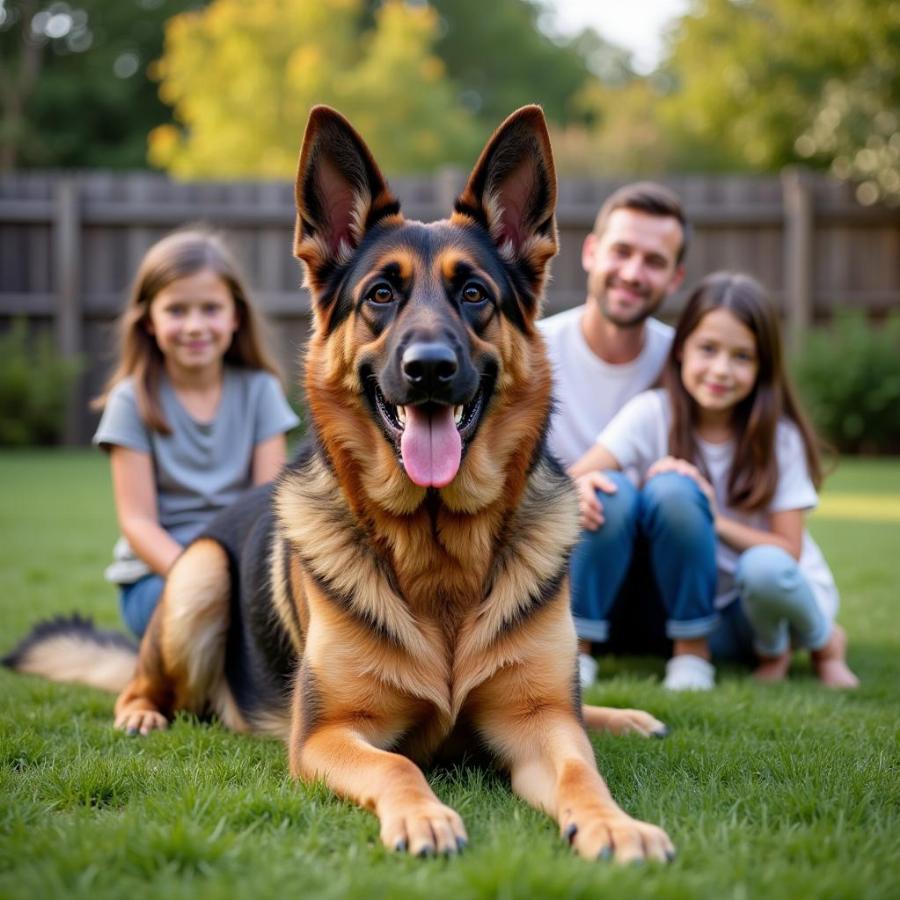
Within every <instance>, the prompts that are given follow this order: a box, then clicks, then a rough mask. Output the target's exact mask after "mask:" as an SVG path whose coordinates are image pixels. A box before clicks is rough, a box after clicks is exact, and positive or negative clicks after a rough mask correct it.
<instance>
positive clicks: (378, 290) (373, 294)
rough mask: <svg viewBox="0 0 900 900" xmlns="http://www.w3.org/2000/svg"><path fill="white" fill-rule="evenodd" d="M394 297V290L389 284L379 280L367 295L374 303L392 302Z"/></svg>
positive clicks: (367, 298)
mask: <svg viewBox="0 0 900 900" xmlns="http://www.w3.org/2000/svg"><path fill="white" fill-rule="evenodd" d="M393 299H394V291H393V289H392V288H391V286H390V285H389V284H385V283H384V282H383V281H382V282H379V283H378V284H376V285H375V287H373V288H372V290H370V291H369V293H368V294H367V295H366V300H371V301H372V302H373V303H390V302H391V301H392V300H393Z"/></svg>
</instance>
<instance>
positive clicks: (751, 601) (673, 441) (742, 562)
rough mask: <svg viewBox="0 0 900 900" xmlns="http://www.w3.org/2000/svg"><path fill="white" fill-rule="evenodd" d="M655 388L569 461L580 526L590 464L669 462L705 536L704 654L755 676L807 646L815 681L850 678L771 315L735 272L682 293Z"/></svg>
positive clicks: (663, 465) (592, 504)
mask: <svg viewBox="0 0 900 900" xmlns="http://www.w3.org/2000/svg"><path fill="white" fill-rule="evenodd" d="M663 383H664V389H663V390H656V391H647V392H645V393H643V394H640V395H638V396H637V397H635V398H634V399H633V400H632V401H631V402H630V403H628V404H626V406H624V407H623V408H622V410H621V412H620V413H619V414H618V415H617V416H616V417H615V419H613V421H612V422H611V423H610V424H609V425H608V426H607V428H606V429H604V431H603V432H602V433H601V435H600V436H599V438H598V442H597V444H595V445H594V447H593V448H592V449H591V450H589V451H588V452H587V453H586V454H585V456H583V457H582V458H581V459H580V460H579V461H578V462H577V463H576V464H575V465H574V466H573V467H572V468H571V469H570V473H571V474H572V475H574V476H576V477H577V480H578V486H579V497H580V504H581V513H582V524H583V525H584V526H585V527H587V528H591V527H593V528H596V527H598V524H599V522H602V513H601V511H600V509H601V507H600V504H599V503H598V500H597V496H596V490H597V489H600V490H603V489H604V484H605V483H607V482H606V480H605V479H604V478H603V476H602V470H603V469H635V470H636V471H637V472H638V473H639V474H640V477H641V478H642V480H644V481H646V480H647V479H650V478H653V477H654V476H655V475H658V474H660V473H663V472H678V473H681V474H682V475H685V476H687V477H689V478H691V479H693V480H694V481H696V483H697V484H698V486H699V487H700V489H701V490H702V491H703V493H704V494H705V495H706V497H707V499H708V501H709V504H710V507H711V510H712V513H713V523H714V529H715V534H716V538H717V553H716V562H717V569H718V585H717V588H716V597H715V605H716V607H717V608H718V609H719V610H720V613H721V622H720V625H719V627H718V629H717V630H716V631H715V632H714V633H713V634H712V635H711V637H710V639H709V644H710V647H711V650H712V654H713V656H721V657H727V658H742V657H744V656H746V655H748V653H749V652H750V651H754V652H755V654H756V657H757V658H758V665H757V668H756V670H755V673H754V674H755V675H756V676H757V677H758V678H759V679H760V680H765V681H777V680H781V679H783V678H784V677H785V676H786V675H787V672H788V670H789V667H790V662H791V648H792V645H793V646H795V647H803V648H806V649H808V650H810V651H811V656H812V661H813V666H814V669H815V671H816V674H817V675H818V677H819V679H820V680H821V681H822V682H823V683H824V684H826V685H828V686H829V687H839V688H845V687H855V686H856V685H857V684H858V681H857V679H856V677H855V675H854V674H853V673H852V672H851V671H850V669H849V668H848V666H847V664H846V661H845V651H846V637H845V634H844V631H843V629H841V628H840V627H839V626H837V625H835V624H834V618H835V614H836V612H837V607H838V594H837V589H836V587H835V584H834V580H833V578H832V576H831V572H830V571H829V569H828V565H827V564H826V562H825V560H824V558H823V557H822V554H821V552H820V551H819V548H818V547H817V546H816V544H815V543H814V542H813V540H812V538H811V537H810V535H809V533H808V532H807V531H806V528H805V524H804V520H805V515H806V512H807V511H808V510H810V509H812V508H813V507H815V505H816V502H817V497H816V489H817V488H818V486H819V485H820V483H821V480H822V471H821V464H820V460H819V454H818V451H817V446H816V440H815V435H814V433H813V431H812V429H811V428H810V426H809V424H808V423H807V421H806V418H805V416H804V415H803V414H802V412H801V410H800V407H799V405H798V403H797V401H796V399H795V396H794V391H793V389H792V386H791V384H790V381H789V378H788V376H787V372H786V370H785V366H784V360H783V355H782V350H781V335H780V331H779V324H778V318H777V313H776V311H775V309H774V306H773V305H772V303H771V302H770V300H769V298H768V297H767V295H766V293H765V291H764V289H763V288H762V287H761V285H759V284H758V283H757V282H756V281H754V280H753V279H752V278H750V277H748V276H744V275H734V274H729V273H716V274H714V275H710V276H709V277H708V278H706V279H704V280H703V281H702V282H701V283H700V284H699V285H698V287H697V288H696V289H695V290H694V291H693V293H692V294H691V296H690V298H689V299H688V302H687V305H686V306H685V309H684V312H683V313H682V316H681V319H680V321H679V323H678V327H677V329H676V332H675V338H674V341H673V344H672V349H671V352H670V355H669V358H668V361H667V363H666V368H665V371H664V376H663Z"/></svg>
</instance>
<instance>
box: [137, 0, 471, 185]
mask: <svg viewBox="0 0 900 900" xmlns="http://www.w3.org/2000/svg"><path fill="white" fill-rule="evenodd" d="M365 14H366V9H365V8H364V4H363V2H362V0H318V2H316V3H309V2H304V0H257V2H255V3H253V4H247V3H245V2H242V0H213V2H212V3H210V5H209V6H207V7H206V8H205V9H204V10H202V11H200V12H195V13H189V14H183V15H179V16H175V17H174V18H173V19H171V20H170V21H169V22H168V23H167V25H166V39H165V50H164V53H163V56H162V58H161V59H160V60H159V62H158V64H157V66H156V68H155V75H156V76H157V77H158V78H159V79H160V82H161V89H160V93H161V96H162V98H163V100H165V101H166V102H167V103H169V104H171V105H172V106H173V108H174V115H175V119H176V121H177V123H178V125H171V124H169V125H162V126H160V127H159V128H156V129H155V130H154V131H153V132H152V133H151V135H150V151H149V157H150V160H151V162H153V163H154V164H156V165H159V166H162V167H164V168H166V169H168V170H169V171H171V172H173V173H174V174H176V175H178V176H181V177H196V176H203V177H210V176H219V177H222V176H224V177H247V176H266V177H288V176H290V175H292V174H293V172H294V170H295V167H296V160H297V148H298V145H299V141H300V137H301V135H302V133H303V128H304V125H305V123H306V118H307V115H308V113H309V109H310V107H311V106H312V105H313V104H316V103H329V104H331V105H333V106H335V107H337V108H338V109H340V110H341V111H342V112H343V113H344V114H345V115H347V116H348V117H349V118H350V119H352V120H353V121H354V123H355V124H356V125H357V126H358V127H359V128H360V129H361V130H362V131H363V132H364V133H365V134H366V139H367V141H369V142H370V143H371V146H372V149H373V151H374V152H375V154H376V156H377V157H378V159H379V162H380V163H381V164H382V165H383V166H384V168H385V169H386V170H388V171H417V170H422V169H429V168H433V167H434V166H436V165H438V164H440V163H444V162H448V161H458V160H469V159H470V157H471V155H472V153H473V152H474V148H475V147H476V145H477V143H478V141H479V138H480V137H481V135H480V134H479V129H478V128H477V126H476V124H475V121H474V119H473V117H472V115H471V114H470V112H469V111H468V110H467V109H466V108H465V107H464V106H463V105H462V104H461V103H460V102H459V100H458V91H457V90H456V88H455V87H454V85H453V84H452V83H451V82H450V81H449V80H448V78H447V76H446V73H445V71H444V66H443V64H442V63H441V60H440V59H439V58H438V57H437V56H436V55H435V53H434V51H433V46H434V42H435V39H436V36H437V29H438V17H437V15H436V13H435V12H434V10H433V9H431V8H430V7H428V6H425V5H409V4H406V3H404V2H402V0H386V2H384V3H382V4H381V5H380V6H379V7H378V9H377V10H376V11H375V13H374V16H373V17H371V18H370V19H366V15H365ZM367 22H370V23H371V27H369V28H366V27H365V26H366V23H367ZM401 136H402V138H401Z"/></svg>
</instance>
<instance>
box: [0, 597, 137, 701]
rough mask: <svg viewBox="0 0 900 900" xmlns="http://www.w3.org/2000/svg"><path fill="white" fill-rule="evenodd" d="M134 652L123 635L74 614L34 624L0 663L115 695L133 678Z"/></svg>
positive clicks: (130, 643) (15, 669)
mask: <svg viewBox="0 0 900 900" xmlns="http://www.w3.org/2000/svg"><path fill="white" fill-rule="evenodd" d="M137 652H138V651H137V646H136V645H135V644H134V643H133V642H132V641H131V640H129V639H128V638H127V637H125V635H123V634H119V633H118V632H116V631H101V630H99V629H98V628H96V627H95V626H94V622H93V620H92V619H90V618H84V617H82V616H79V615H78V614H77V613H76V614H74V615H72V616H57V617H56V618H54V619H48V620H46V621H44V622H38V624H37V625H35V626H34V628H32V629H31V632H30V633H29V634H28V635H27V636H26V637H25V638H23V639H22V640H21V641H20V642H19V645H18V646H17V647H16V648H15V649H14V650H12V651H11V652H10V653H8V654H7V655H6V656H4V657H3V658H2V659H0V663H2V664H3V665H4V666H6V667H7V668H9V669H12V670H13V671H15V672H24V673H27V674H29V675H40V676H41V677H43V678H49V679H50V680H51V681H71V682H77V683H79V684H87V685H90V686H91V687H95V688H100V690H103V691H109V692H111V693H119V692H120V691H122V690H123V689H124V688H125V686H126V685H127V684H128V682H129V681H131V679H132V677H133V676H134V672H135V665H136V663H137Z"/></svg>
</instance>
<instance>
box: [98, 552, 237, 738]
mask: <svg viewBox="0 0 900 900" xmlns="http://www.w3.org/2000/svg"><path fill="white" fill-rule="evenodd" d="M229 591H230V575H229V571H228V559H227V557H226V555H225V551H224V550H223V549H222V547H221V546H220V545H219V544H217V543H216V542H214V541H209V540H205V541H198V542H196V543H195V544H192V545H191V546H190V547H189V548H188V549H187V550H186V551H185V552H184V553H183V554H182V555H181V556H180V557H178V559H177V560H176V562H175V564H174V565H173V566H172V569H171V571H170V573H169V575H168V577H167V579H166V587H165V590H164V591H163V596H162V598H161V599H160V603H159V606H157V608H156V610H155V611H154V613H153V616H152V618H151V619H150V624H149V626H148V628H147V632H146V633H145V635H144V638H143V640H142V641H141V649H140V654H139V656H138V664H137V671H136V673H135V676H134V678H133V679H132V681H131V683H130V684H129V685H128V686H127V687H126V688H125V690H124V691H122V693H121V694H120V695H119V698H118V700H117V701H116V714H115V725H116V728H121V729H122V730H124V731H127V732H129V733H132V734H134V733H140V734H148V733H149V732H150V731H153V730H154V729H161V728H165V727H166V724H167V718H168V717H169V716H171V714H172V713H173V712H175V711H176V710H179V709H183V710H187V711H191V712H201V711H203V709H204V708H206V707H208V706H211V707H213V708H214V711H216V712H217V713H219V715H220V716H221V717H222V718H223V720H224V721H225V724H226V725H228V726H229V727H231V728H235V729H237V730H244V728H243V727H242V725H243V722H242V719H241V717H240V714H239V713H238V712H237V709H236V707H235V705H234V703H233V701H232V700H231V697H230V692H229V691H228V689H227V687H226V685H225V681H224V675H223V664H224V656H225V635H226V632H227V629H228V619H229V615H228V597H229Z"/></svg>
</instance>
